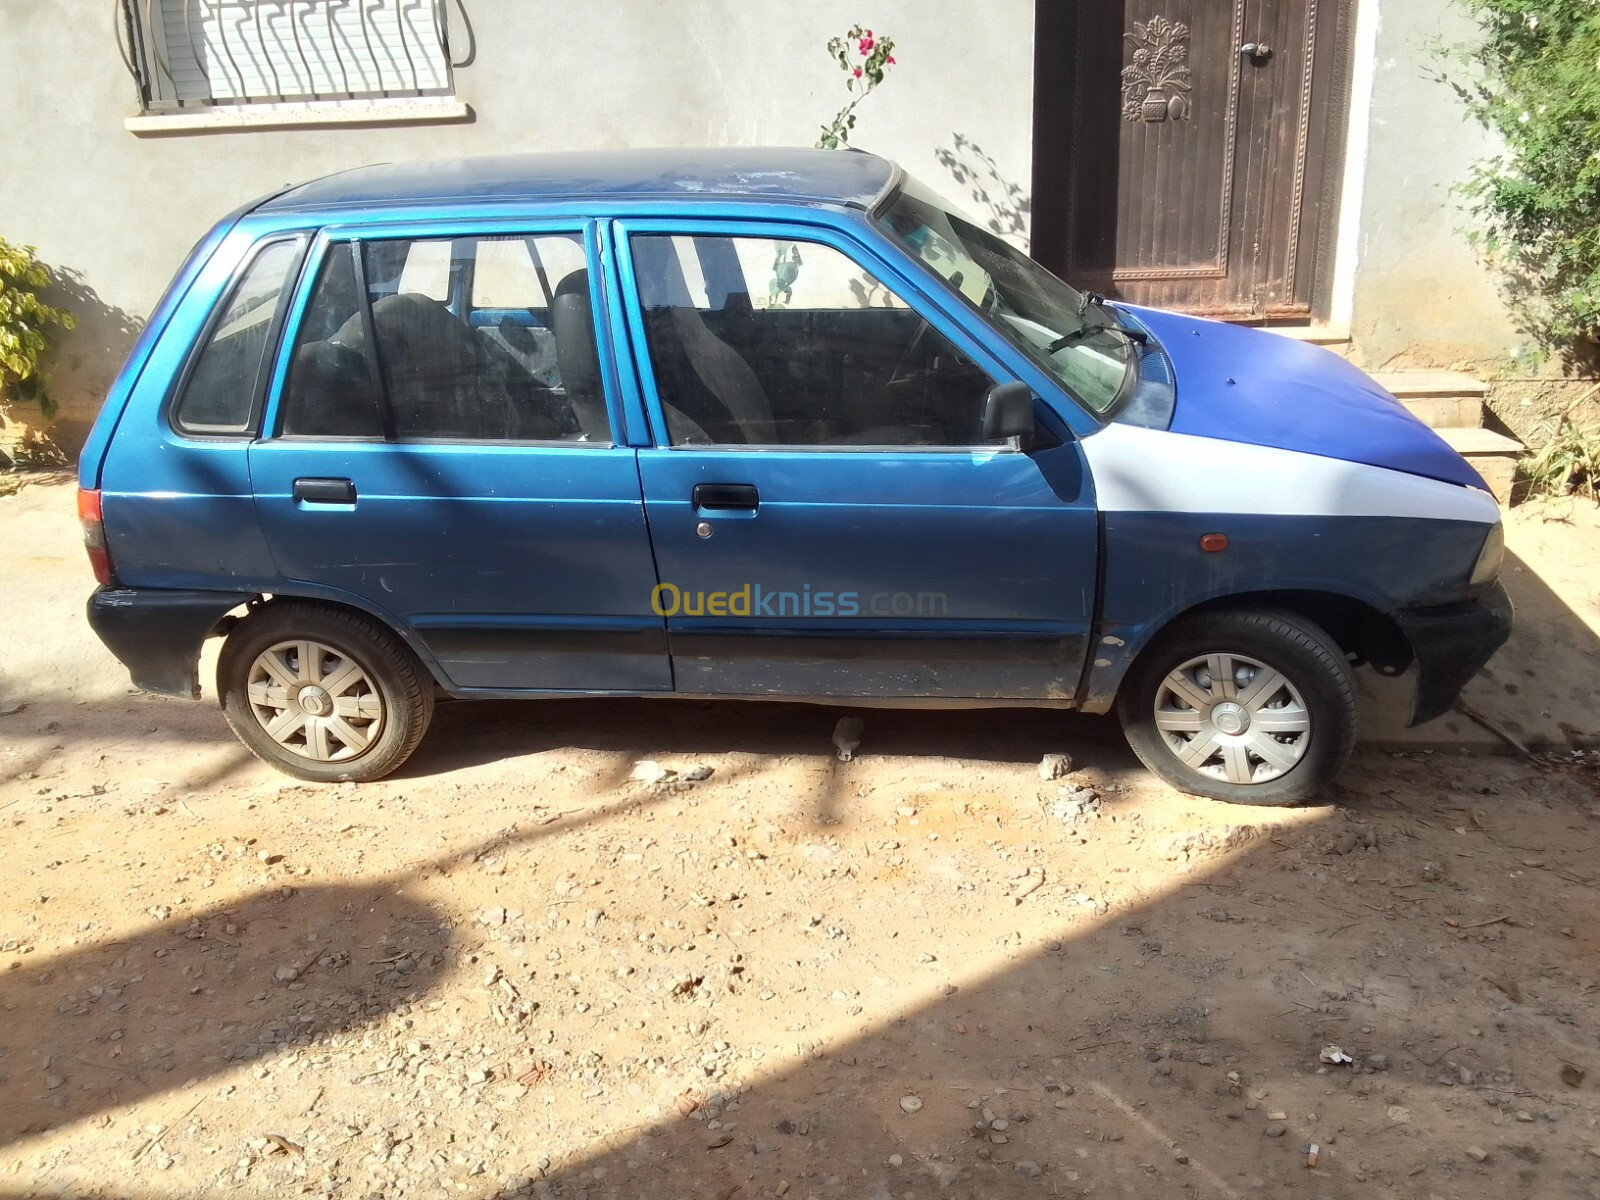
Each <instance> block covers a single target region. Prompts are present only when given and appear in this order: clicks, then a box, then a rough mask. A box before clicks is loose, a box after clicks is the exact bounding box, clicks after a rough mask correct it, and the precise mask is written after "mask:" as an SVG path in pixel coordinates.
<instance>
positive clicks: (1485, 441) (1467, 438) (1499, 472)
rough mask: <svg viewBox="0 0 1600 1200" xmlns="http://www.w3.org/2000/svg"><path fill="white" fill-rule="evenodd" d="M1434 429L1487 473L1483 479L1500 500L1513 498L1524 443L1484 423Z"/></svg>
mask: <svg viewBox="0 0 1600 1200" xmlns="http://www.w3.org/2000/svg"><path fill="white" fill-rule="evenodd" d="M1434 432H1435V433H1437V434H1438V435H1439V436H1440V437H1441V438H1443V439H1444V440H1445V442H1446V443H1447V444H1448V445H1449V447H1450V448H1451V449H1452V450H1454V451H1455V452H1456V453H1457V454H1459V455H1461V457H1462V458H1464V459H1466V460H1467V461H1468V462H1469V463H1471V464H1472V466H1473V468H1474V469H1475V470H1476V471H1477V472H1478V474H1479V475H1482V476H1483V481H1484V482H1485V483H1487V484H1488V485H1489V490H1490V491H1491V492H1493V493H1494V496H1495V499H1496V500H1498V501H1500V503H1501V504H1505V503H1506V502H1507V501H1509V500H1510V499H1511V484H1512V481H1513V480H1514V479H1515V478H1516V475H1517V460H1518V459H1519V458H1521V457H1522V452H1523V445H1522V443H1521V442H1519V441H1517V439H1516V438H1508V437H1505V436H1503V435H1501V434H1498V433H1495V432H1494V431H1493V430H1489V429H1484V428H1482V427H1481V426H1468V427H1464V428H1454V429H1449V428H1447V429H1435V430H1434Z"/></svg>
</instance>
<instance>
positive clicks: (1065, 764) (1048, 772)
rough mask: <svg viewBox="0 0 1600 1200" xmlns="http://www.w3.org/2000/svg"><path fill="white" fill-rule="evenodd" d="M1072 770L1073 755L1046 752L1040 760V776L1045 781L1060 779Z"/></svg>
mask: <svg viewBox="0 0 1600 1200" xmlns="http://www.w3.org/2000/svg"><path fill="white" fill-rule="evenodd" d="M1071 770H1072V757H1071V756H1070V755H1066V754H1046V755H1045V756H1044V757H1043V758H1041V759H1040V760H1039V778H1040V779H1042V780H1043V781H1044V782H1045V783H1049V782H1050V781H1051V780H1052V779H1060V778H1061V777H1062V776H1064V775H1066V774H1067V773H1068V772H1070V771H1071Z"/></svg>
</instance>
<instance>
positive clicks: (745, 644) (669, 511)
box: [624, 223, 1096, 701]
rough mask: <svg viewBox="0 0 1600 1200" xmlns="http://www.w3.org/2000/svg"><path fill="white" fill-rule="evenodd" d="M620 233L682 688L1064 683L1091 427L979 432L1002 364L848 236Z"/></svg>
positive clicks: (988, 692)
mask: <svg viewBox="0 0 1600 1200" xmlns="http://www.w3.org/2000/svg"><path fill="white" fill-rule="evenodd" d="M624 239H625V241H626V244H627V249H628V253H629V259H630V262H631V274H632V278H633V280H634V281H635V287H636V292H635V294H634V295H633V297H632V298H631V304H632V314H631V319H632V320H633V321H634V324H635V335H636V338H637V341H638V342H639V343H640V344H642V345H643V346H644V347H645V348H646V350H647V353H648V360H647V362H646V363H645V364H644V365H643V369H642V370H641V372H640V373H641V376H642V377H643V382H644V383H645V385H646V391H647V401H648V403H649V405H650V408H651V415H652V420H653V422H654V424H655V426H656V431H657V436H656V439H655V440H656V445H655V447H654V448H651V449H644V450H641V451H640V452H639V471H640V477H641V479H642V480H643V484H644V493H645V506H646V511H647V513H648V515H649V522H650V533H651V538H652V541H653V543H654V546H655V552H656V564H657V567H658V571H659V575H660V580H661V583H660V586H659V587H658V589H657V591H656V608H657V611H659V612H661V613H662V614H663V615H664V616H665V618H666V620H667V629H668V643H669V646H670V649H671V653H672V663H673V671H674V682H675V686H676V688H677V689H678V690H679V691H683V692H699V693H720V694H733V695H763V694H776V695H790V696H816V697H826V696H839V697H850V696H872V697H907V698H925V697H966V698H998V697H1017V698H1031V699H1055V700H1063V701H1065V700H1070V699H1071V698H1072V696H1073V694H1074V693H1075V691H1076V689H1077V685H1078V680H1079V675H1080V673H1081V671H1082V667H1083V661H1084V651H1085V645H1086V640H1087V635H1088V632H1089V625H1090V621H1091V619H1092V616H1093V605H1094V595H1095V562H1096V559H1095V555H1096V517H1095V509H1094V503H1093V494H1092V489H1091V488H1090V487H1089V485H1088V483H1087V480H1086V478H1085V475H1084V468H1083V462H1082V457H1081V455H1080V453H1079V450H1078V447H1077V445H1076V444H1075V443H1073V442H1072V441H1070V439H1064V440H1063V441H1062V442H1061V443H1060V444H1057V445H1054V446H1053V447H1051V448H1049V449H1041V450H1038V451H1035V452H1032V453H1028V454H1024V453H1020V452H1018V451H1015V450H1012V449H1011V448H1010V447H1009V446H1006V445H1004V444H994V443H986V442H985V439H984V436H983V433H982V428H981V426H982V419H981V414H982V409H983V400H984V395H985V393H986V392H987V390H988V388H989V387H990V385H991V384H992V382H993V379H994V374H993V369H992V366H991V367H990V368H986V367H985V366H983V365H980V361H981V356H980V354H979V353H978V352H977V348H976V347H975V346H973V345H971V344H970V343H968V342H967V341H966V340H965V338H964V336H963V335H962V334H961V332H960V331H959V329H957V328H955V327H954V326H953V325H951V324H949V323H948V322H946V323H944V325H943V326H942V327H941V325H940V320H941V318H939V317H938V316H936V315H933V316H928V317H925V316H924V315H923V314H922V313H920V312H919V311H918V310H917V309H916V308H914V307H913V306H912V305H910V304H908V303H906V302H904V301H903V300H902V299H901V298H900V295H899V294H898V292H897V289H896V287H895V285H894V284H893V283H892V282H891V281H888V280H887V278H886V276H884V275H882V274H878V273H875V271H874V270H870V269H865V268H863V266H862V265H861V264H860V262H859V261H858V259H857V258H856V257H854V256H853V254H852V251H851V248H850V247H849V246H848V245H846V244H845V243H843V242H842V241H838V240H835V241H833V242H831V243H830V241H829V240H828V239H827V238H825V237H823V236H822V235H820V234H818V233H816V232H815V231H809V230H808V231H795V236H793V237H790V236H785V232H784V231H781V230H773V229H772V228H771V227H760V226H752V227H743V231H740V230H739V229H738V228H737V227H728V226H722V227H709V226H708V227H705V228H702V229H698V230H696V231H695V232H693V233H689V232H686V231H684V230H683V227H681V226H678V227H674V226H671V225H661V226H656V227H651V226H648V225H644V224H642V223H641V224H638V225H633V226H632V227H631V228H629V229H627V230H625V231H624Z"/></svg>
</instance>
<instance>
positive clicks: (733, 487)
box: [692, 483, 761, 511]
mask: <svg viewBox="0 0 1600 1200" xmlns="http://www.w3.org/2000/svg"><path fill="white" fill-rule="evenodd" d="M692 498H693V500H694V506H695V507H696V508H703V509H706V510H708V511H710V510H716V509H724V510H726V509H744V508H748V509H755V508H759V507H761V494H760V493H759V492H757V491H756V489H755V486H754V485H753V484H749V483H697V484H695V485H694V492H693V493H692Z"/></svg>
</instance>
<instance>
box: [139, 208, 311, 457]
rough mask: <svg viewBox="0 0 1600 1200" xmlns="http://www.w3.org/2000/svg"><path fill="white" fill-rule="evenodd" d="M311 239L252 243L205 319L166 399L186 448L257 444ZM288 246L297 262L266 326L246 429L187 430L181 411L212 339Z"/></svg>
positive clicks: (285, 236)
mask: <svg viewBox="0 0 1600 1200" xmlns="http://www.w3.org/2000/svg"><path fill="white" fill-rule="evenodd" d="M309 241H310V238H309V237H308V235H307V234H305V233H303V232H287V233H275V234H270V235H268V236H265V237H263V238H261V240H260V241H258V242H255V243H253V244H252V245H251V246H250V248H249V249H248V250H246V251H245V253H244V255H243V256H242V257H241V258H240V260H239V264H238V265H237V266H236V267H235V268H234V269H233V273H232V274H231V275H230V276H229V277H228V282H227V285H226V286H225V287H224V288H223V289H222V291H221V292H220V293H218V296H217V300H216V303H215V304H213V305H212V306H211V311H210V312H208V313H207V314H206V319H205V322H204V324H203V325H201V327H200V331H199V333H198V334H196V335H195V337H194V338H193V339H192V340H191V341H190V343H189V346H188V349H187V352H186V353H185V355H184V360H183V367H182V369H181V370H180V371H179V372H178V374H177V376H176V382H175V383H173V385H172V387H171V388H169V389H168V391H167V395H166V396H165V397H164V398H163V399H162V416H163V419H164V420H165V422H166V425H167V428H168V429H170V430H171V431H172V432H173V434H174V435H175V436H177V437H179V438H182V439H183V440H184V441H186V442H249V441H254V440H255V439H256V438H257V437H258V436H259V435H260V431H261V428H262V417H263V416H264V415H265V409H266V401H267V397H268V392H269V386H270V384H271V382H272V380H273V379H274V378H275V368H276V364H277V359H278V355H279V352H280V350H281V348H282V347H281V339H282V337H283V331H284V323H285V322H286V321H287V320H288V318H289V314H290V310H291V309H292V308H293V306H294V304H295V300H296V298H297V297H298V296H299V294H300V284H301V279H302V275H303V273H304V271H305V268H306V261H307V253H306V249H307V244H308V243H309ZM285 243H289V244H292V245H295V246H296V250H295V257H294V258H293V259H292V260H291V261H290V263H289V269H288V271H287V272H285V274H284V277H283V283H282V284H281V285H280V286H279V288H278V302H277V306H276V308H275V310H274V312H273V314H272V320H271V321H270V322H269V323H268V325H267V333H266V342H265V343H264V344H263V346H262V348H261V361H260V362H259V363H257V364H256V377H255V381H254V383H252V384H251V394H250V413H249V417H248V419H247V420H246V421H245V423H244V428H242V429H237V430H226V431H219V430H200V429H187V428H185V427H184V426H183V425H182V424H181V423H180V422H179V420H178V414H179V409H181V408H182V407H183V400H184V397H185V396H187V395H188V393H189V385H190V383H192V382H193V380H194V374H195V372H196V371H197V370H198V369H199V367H200V360H201V358H202V357H204V355H205V352H206V351H207V350H209V349H210V348H211V341H212V338H213V337H214V336H215V335H216V332H217V329H218V328H219V327H220V326H221V324H222V319H223V317H224V316H225V315H226V314H227V312H228V310H229V309H230V308H231V307H232V306H233V301H234V299H235V298H236V297H237V296H238V294H239V289H240V288H241V287H243V286H244V281H245V277H246V276H247V275H249V273H250V271H251V270H252V269H253V268H254V267H255V265H256V264H257V263H258V262H260V261H261V258H262V256H263V255H264V254H266V253H267V252H268V251H269V250H271V249H272V248H273V247H274V246H278V245H283V244H285Z"/></svg>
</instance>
